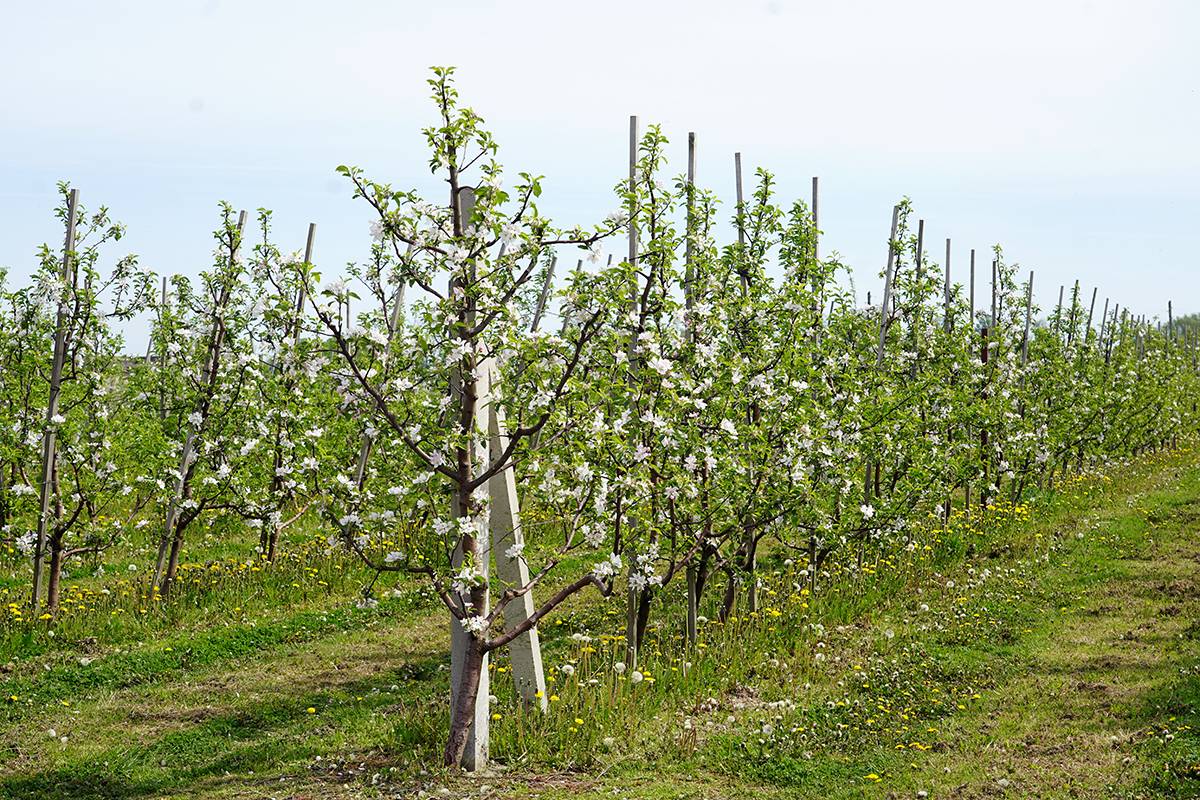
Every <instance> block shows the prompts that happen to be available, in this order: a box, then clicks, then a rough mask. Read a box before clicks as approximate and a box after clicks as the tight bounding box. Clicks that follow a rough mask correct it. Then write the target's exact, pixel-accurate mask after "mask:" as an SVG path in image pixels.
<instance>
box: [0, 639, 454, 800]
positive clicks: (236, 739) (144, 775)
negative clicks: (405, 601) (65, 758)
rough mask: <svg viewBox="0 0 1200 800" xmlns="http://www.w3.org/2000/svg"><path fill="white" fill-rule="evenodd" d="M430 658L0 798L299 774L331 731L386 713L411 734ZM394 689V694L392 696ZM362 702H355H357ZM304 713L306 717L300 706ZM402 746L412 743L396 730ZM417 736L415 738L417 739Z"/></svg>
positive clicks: (61, 773)
mask: <svg viewBox="0 0 1200 800" xmlns="http://www.w3.org/2000/svg"><path fill="white" fill-rule="evenodd" d="M440 663H441V662H440V660H439V659H435V658H430V659H426V660H423V661H420V662H416V663H409V664H407V665H405V666H404V667H402V668H399V669H397V670H387V671H385V672H381V673H377V674H375V675H372V676H370V677H368V678H364V679H361V680H357V681H351V682H347V683H345V684H340V685H338V686H336V687H333V688H332V689H330V690H322V691H313V690H311V689H307V688H306V687H303V686H296V687H293V688H294V689H295V692H294V693H290V694H289V693H286V692H285V693H277V694H275V695H273V696H271V697H268V698H266V699H264V700H263V701H262V702H258V703H253V704H248V705H243V706H241V707H238V708H236V709H234V710H232V711H229V712H228V713H224V714H218V715H216V716H211V717H207V718H204V719H199V720H194V721H192V722H191V724H188V725H187V726H186V727H184V728H181V729H178V730H172V731H169V732H166V733H163V734H162V735H161V736H158V737H157V738H155V739H154V740H153V741H151V742H148V743H145V744H137V743H133V742H131V743H130V744H128V745H119V746H116V747H112V748H109V749H106V750H102V751H100V752H98V753H93V754H91V755H89V756H88V757H87V758H86V759H83V760H80V761H78V762H76V763H73V764H66V765H64V764H60V765H58V766H55V767H54V768H51V769H46V770H41V771H35V772H26V773H22V774H12V775H3V776H0V798H4V800H50V799H51V798H56V799H57V798H64V800H65V798H70V800H130V799H132V798H144V797H156V796H159V795H161V794H164V793H168V792H169V793H172V794H174V793H176V792H178V791H179V790H180V789H184V790H186V789H188V788H194V787H196V786H197V784H205V783H208V782H211V781H212V780H213V779H216V778H222V779H225V780H229V779H230V778H231V776H233V777H232V779H234V780H237V778H236V776H238V775H239V774H240V775H243V776H244V777H245V780H248V781H256V780H260V779H261V778H255V777H252V776H249V775H247V774H246V773H249V772H250V771H251V770H253V772H254V773H256V774H261V773H268V774H269V773H271V772H273V771H274V772H278V771H281V770H282V771H288V770H297V769H302V770H304V771H306V772H307V771H308V769H309V765H310V764H311V763H312V762H313V760H314V759H315V757H316V756H317V755H327V754H328V751H329V747H330V745H329V739H330V738H331V737H330V734H331V733H334V732H336V731H337V730H338V729H343V730H353V729H354V728H355V727H356V724H355V723H356V721H359V720H365V719H366V718H369V717H371V716H373V715H377V714H394V715H396V716H397V722H398V723H399V724H400V727H401V729H402V730H403V729H406V728H411V727H413V726H411V725H410V724H409V723H411V722H412V719H413V715H414V711H415V710H416V709H419V708H421V707H422V705H423V704H424V705H425V706H426V707H427V708H432V707H433V704H432V703H431V699H432V697H433V696H434V695H437V696H438V697H439V698H440V695H439V694H438V693H437V689H436V687H438V686H439V685H440V684H441V683H442V678H441V677H440V675H439V672H438V670H437V667H438V665H439V664H440ZM391 686H397V691H391V690H390V687H391ZM360 697H361V698H362V699H361V700H359V699H358V698H360ZM309 708H313V709H314V712H312V713H310V712H309V711H308V710H307V709H309ZM401 737H402V739H403V741H402V744H403V746H404V747H405V748H408V747H411V746H413V745H414V744H415V745H418V746H421V747H425V746H433V747H436V746H437V744H438V743H436V742H412V741H410V740H408V739H407V738H406V737H404V734H403V733H402V734H401ZM422 738H424V737H422Z"/></svg>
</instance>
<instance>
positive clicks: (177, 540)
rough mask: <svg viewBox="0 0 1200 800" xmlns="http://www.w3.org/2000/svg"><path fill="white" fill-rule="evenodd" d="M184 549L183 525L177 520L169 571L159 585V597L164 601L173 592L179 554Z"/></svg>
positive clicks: (172, 539) (168, 564)
mask: <svg viewBox="0 0 1200 800" xmlns="http://www.w3.org/2000/svg"><path fill="white" fill-rule="evenodd" d="M182 549H183V525H182V524H180V522H179V521H178V520H177V521H176V522H175V534H174V536H172V537H171V554H170V556H169V557H168V558H167V570H166V572H164V573H163V577H162V582H161V583H160V585H159V595H160V596H161V597H163V598H164V599H165V598H166V597H167V595H168V594H170V592H171V587H172V586H173V585H174V583H175V573H176V572H177V571H178V569H179V552H180V551H181V550H182Z"/></svg>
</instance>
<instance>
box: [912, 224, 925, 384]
mask: <svg viewBox="0 0 1200 800" xmlns="http://www.w3.org/2000/svg"><path fill="white" fill-rule="evenodd" d="M924 260H925V220H923V219H919V220H917V264H916V272H915V275H916V282H915V283H916V295H915V300H916V302H914V303H913V315H912V320H911V321H910V322H909V327H910V328H911V329H912V349H913V363H912V368H911V369H910V371H909V377H911V378H912V379H913V380H916V379H917V372H918V369H917V365H918V364H919V363H920V361H921V333H920V325H921V308H922V306H923V305H924V299H925V298H924V295H923V294H922V293H921V278H922V277H923V275H922V273H923V271H924V270H923V268H924Z"/></svg>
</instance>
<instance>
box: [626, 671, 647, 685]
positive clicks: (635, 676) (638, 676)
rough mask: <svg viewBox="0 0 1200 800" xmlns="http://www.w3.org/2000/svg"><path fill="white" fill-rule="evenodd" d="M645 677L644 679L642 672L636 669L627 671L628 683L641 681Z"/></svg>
mask: <svg viewBox="0 0 1200 800" xmlns="http://www.w3.org/2000/svg"><path fill="white" fill-rule="evenodd" d="M645 679H646V676H645V675H643V674H642V673H640V672H638V671H637V670H636V669H635V670H634V671H633V672H631V673H629V682H630V683H641V682H642V681H644V680H645Z"/></svg>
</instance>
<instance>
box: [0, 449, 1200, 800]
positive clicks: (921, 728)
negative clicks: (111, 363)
mask: <svg viewBox="0 0 1200 800" xmlns="http://www.w3.org/2000/svg"><path fill="white" fill-rule="evenodd" d="M1110 478H1111V479H1105V478H1101V477H1093V478H1088V479H1084V480H1079V481H1075V482H1072V483H1071V484H1070V485H1068V486H1064V487H1062V488H1061V489H1060V490H1059V491H1058V492H1057V493H1055V494H1054V495H1052V496H1047V497H1045V498H1042V499H1040V500H1039V501H1038V503H1037V504H1036V505H1035V506H1033V507H1032V509H1031V511H1030V512H1028V513H1026V512H1024V511H1022V509H1019V508H1018V509H1012V508H1009V509H1000V510H998V511H997V513H995V514H994V515H993V516H992V517H991V518H989V520H988V521H987V522H986V523H981V522H980V521H979V520H978V519H976V520H973V521H972V522H971V523H968V522H966V521H965V520H960V521H959V523H958V524H957V525H956V526H955V528H954V529H953V530H951V531H948V532H942V531H940V530H938V529H936V528H933V527H931V528H930V529H929V530H927V531H923V532H921V533H920V536H919V537H918V539H917V547H916V548H915V549H914V550H913V551H912V552H906V551H898V552H896V553H892V554H887V555H886V556H881V557H880V558H879V559H878V560H869V561H868V562H867V563H865V564H864V565H863V568H862V569H861V570H858V569H855V568H854V563H855V562H854V559H853V558H852V559H850V561H849V563H845V564H841V565H839V566H838V567H837V568H836V569H835V570H834V572H833V574H832V575H831V576H830V577H829V579H828V580H827V582H826V585H825V586H824V587H823V588H822V589H821V590H819V591H818V593H817V595H816V596H813V595H811V594H808V593H807V592H806V591H802V590H801V588H800V586H799V585H798V584H799V580H798V570H799V568H800V566H801V565H796V564H790V563H787V562H785V561H784V560H783V559H782V555H783V554H780V553H776V554H767V556H766V557H765V558H764V563H765V565H766V569H767V570H768V573H769V575H768V580H767V584H766V586H765V587H764V591H763V597H764V607H763V609H762V610H761V611H760V612H759V613H757V614H753V615H745V614H740V615H739V616H738V617H737V620H736V621H734V620H730V621H729V623H728V624H727V625H724V626H722V625H719V624H716V623H709V624H707V625H705V626H704V627H703V628H702V637H701V639H702V644H703V648H702V649H701V650H700V652H696V653H688V652H686V651H685V650H683V649H681V647H680V644H679V639H680V637H679V634H678V628H679V620H680V618H681V616H682V615H681V611H680V605H681V604H680V598H679V597H678V594H677V590H676V587H668V589H667V590H666V591H664V592H663V593H662V595H661V596H660V597H658V598H656V601H655V602H656V614H655V619H656V621H657V627H655V628H654V629H653V630H652V631H651V634H650V639H649V642H648V645H647V647H645V648H644V653H645V661H644V662H643V665H642V672H643V674H645V675H647V676H648V680H644V681H642V682H640V683H638V684H634V683H633V681H632V680H631V679H630V676H629V675H628V674H625V675H621V674H617V672H616V671H615V670H614V669H613V667H612V665H613V663H614V661H615V660H616V658H617V656H618V654H619V652H620V647H621V643H620V639H619V637H618V636H617V632H618V630H619V626H620V620H621V617H622V615H623V608H622V607H620V606H619V604H618V602H617V601H609V602H596V601H595V600H594V598H590V597H589V598H581V599H580V600H578V601H577V602H573V603H571V604H569V605H568V606H566V607H565V608H564V610H563V611H562V613H561V614H558V615H556V616H555V617H553V618H551V619H550V620H549V621H548V624H545V626H544V628H543V640H544V642H545V644H546V653H547V656H546V662H547V667H548V672H549V675H550V677H551V679H552V682H551V684H550V691H551V692H552V693H553V698H552V699H553V702H552V703H551V707H552V713H551V714H550V715H548V716H546V717H539V716H538V715H535V714H528V713H523V712H522V711H521V710H520V709H519V707H518V706H517V704H516V701H515V699H514V693H513V691H512V687H511V685H510V682H509V681H508V680H507V678H506V676H507V673H506V664H505V662H504V661H503V659H495V660H494V662H493V691H494V692H495V693H496V694H497V704H496V710H497V713H498V714H500V716H501V718H500V719H499V720H497V721H496V722H495V723H494V725H495V728H494V732H493V755H494V757H495V761H496V764H495V766H494V768H493V769H492V770H490V771H489V772H488V773H485V774H483V775H478V776H462V775H455V774H449V773H445V772H443V771H441V770H440V769H435V768H432V767H430V766H429V765H430V764H435V763H437V752H438V750H439V748H440V744H441V737H442V735H443V731H444V729H445V726H446V711H445V708H444V705H445V704H444V699H443V698H444V697H445V695H446V694H447V692H448V688H447V664H446V661H445V657H444V655H443V654H444V651H445V640H446V638H447V623H446V621H445V619H444V615H443V614H441V613H439V612H437V611H436V609H435V608H434V607H433V605H432V604H431V603H430V602H429V599H428V597H427V596H426V595H424V594H423V593H421V592H419V591H418V590H416V589H415V587H407V588H406V587H400V588H401V589H402V591H401V592H400V596H399V597H395V598H389V599H386V600H384V601H383V602H382V603H381V604H380V605H379V606H378V607H377V608H357V607H356V606H355V603H354V598H355V596H356V590H357V586H358V585H360V583H361V581H362V580H363V578H364V576H363V574H362V573H359V572H355V567H354V565H352V564H349V563H348V562H347V563H341V562H338V563H337V565H335V562H334V561H330V562H329V563H327V564H326V563H324V562H323V563H322V564H321V565H317V566H313V565H312V564H308V563H302V562H299V561H297V562H296V563H295V564H292V565H291V566H287V567H286V569H281V570H280V571H278V572H275V573H273V572H271V570H270V569H267V570H263V571H262V572H259V573H254V574H249V575H244V576H241V577H238V576H232V577H229V578H228V580H225V581H224V582H222V581H220V580H218V581H213V582H212V583H211V584H207V585H206V586H204V587H202V588H203V591H200V588H201V587H198V588H197V590H196V591H195V592H193V593H192V594H191V595H189V596H187V597H185V598H176V599H174V600H172V601H171V603H176V602H178V606H176V607H171V606H170V604H169V603H168V604H161V606H162V607H161V608H159V607H157V606H156V607H155V608H154V609H153V610H151V611H150V612H149V613H147V614H145V615H141V614H139V615H138V617H141V619H138V620H137V621H136V624H135V623H133V622H131V623H129V624H127V625H124V626H122V625H115V626H111V627H105V626H98V625H95V624H94V623H95V621H97V620H100V619H103V618H105V617H107V618H109V619H112V618H113V615H112V614H111V611H95V610H92V611H88V610H87V609H86V608H85V609H84V610H83V611H81V612H79V613H78V615H77V617H76V618H75V619H74V621H71V622H69V623H66V624H64V625H61V626H59V631H58V632H57V633H58V635H56V636H55V637H50V636H48V631H46V630H42V629H34V630H35V632H34V633H27V634H25V635H24V637H18V636H16V635H15V634H10V635H9V636H8V638H0V648H3V649H0V665H3V664H5V663H8V664H10V665H11V666H10V667H8V671H7V672H6V673H0V695H2V696H3V697H11V696H13V695H15V696H16V697H17V700H16V701H9V702H5V703H3V705H0V730H2V731H3V736H2V737H0V798H35V797H36V798H42V797H71V798H141V797H146V798H150V797H153V798H168V797H171V798H175V797H178V798H184V797H196V798H199V797H214V798H251V797H255V798H257V797H305V798H327V797H328V798H335V797H339V798H340V797H394V796H401V797H407V796H415V795H417V794H418V793H420V792H423V791H424V792H430V793H435V794H436V793H438V792H440V791H441V790H443V789H448V790H450V791H451V792H452V793H454V794H455V795H463V794H471V795H473V796H494V797H517V796H521V797H526V796H533V797H543V798H567V797H571V798H587V797H597V798H599V797H613V796H618V797H645V798H667V797H672V798H676V797H680V798H682V797H705V798H711V797H745V796H753V797H830V798H841V797H845V798H850V797H880V798H884V797H916V796H917V794H918V792H927V793H928V794H929V796H931V797H1003V796H1008V797H1105V796H1112V797H1126V798H1133V797H1146V798H1149V797H1190V796H1196V794H1197V793H1200V734H1197V733H1196V731H1197V730H1200V719H1197V718H1196V715H1197V709H1198V708H1200V706H1198V705H1197V701H1198V700H1200V626H1196V625H1193V623H1192V620H1194V619H1196V618H1197V613H1196V612H1197V611H1200V604H1198V603H1200V601H1198V598H1200V584H1198V583H1196V582H1195V579H1194V578H1193V574H1194V572H1195V565H1196V561H1197V560H1198V559H1200V540H1196V539H1195V537H1194V536H1193V535H1192V534H1193V530H1194V527H1195V522H1196V521H1197V520H1198V519H1200V464H1197V462H1196V457H1195V454H1194V453H1191V452H1176V453H1170V454H1164V455H1159V456H1150V457H1147V458H1144V459H1142V460H1140V461H1138V462H1134V463H1131V464H1128V465H1124V466H1120V467H1117V468H1115V470H1114V472H1113V473H1112V474H1111V476H1110ZM302 541H303V540H301V541H300V542H298V543H293V547H302V546H303V545H302ZM222 547H223V548H226V550H225V552H226V553H228V552H230V551H229V550H228V549H227V548H228V547H229V545H228V543H224V544H223V545H222ZM312 558H313V559H316V558H318V557H317V556H316V555H315V554H314V555H312ZM320 558H326V557H325V556H320ZM312 569H317V570H318V572H319V573H320V574H321V575H327V574H328V575H334V574H340V575H341V576H342V577H341V578H340V579H339V580H337V581H331V580H326V581H325V583H326V586H324V587H320V591H316V590H311V591H308V592H306V593H300V592H299V591H298V590H297V589H296V588H295V587H294V586H292V584H293V583H296V582H298V581H296V580H293V579H294V578H297V576H304V577H303V580H304V581H308V585H309V587H310V589H311V588H312V587H313V586H315V585H316V582H317V580H323V578H322V579H313V578H312V577H311V573H310V572H309V570H312ZM104 585H105V583H104V581H103V579H102V578H97V579H95V580H94V582H92V583H91V588H92V589H93V590H94V591H99V590H100V588H101V587H103V586H104ZM302 585H303V584H302ZM287 590H291V591H287ZM117 607H119V608H120V609H121V610H122V613H124V611H126V610H127V609H128V606H127V605H122V604H117V606H114V608H117ZM235 608H236V609H237V611H236V612H235V611H234V609H235ZM710 610H711V609H710ZM11 630H12V631H15V630H16V627H15V626H14V627H12V628H11ZM27 630H28V628H27ZM92 631H99V633H98V634H97V633H92ZM593 681H594V683H593ZM50 731H53V732H54V735H53V736H51V735H50ZM62 737H66V740H65V741H63V740H62Z"/></svg>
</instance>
